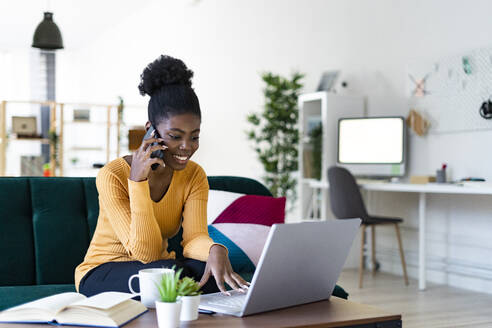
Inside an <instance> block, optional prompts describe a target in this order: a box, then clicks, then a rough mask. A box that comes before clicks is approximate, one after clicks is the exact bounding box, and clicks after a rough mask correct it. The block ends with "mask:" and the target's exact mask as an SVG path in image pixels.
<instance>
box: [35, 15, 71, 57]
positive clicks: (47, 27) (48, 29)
mask: <svg viewBox="0 0 492 328" xmlns="http://www.w3.org/2000/svg"><path fill="white" fill-rule="evenodd" d="M32 47H33V48H39V49H46V50H56V49H63V40H62V36H61V32H60V29H59V28H58V26H56V24H55V22H54V21H53V13H50V12H45V13H44V18H43V21H42V22H41V23H39V25H38V27H36V31H35V32H34V37H33V38H32Z"/></svg>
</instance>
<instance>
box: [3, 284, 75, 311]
mask: <svg viewBox="0 0 492 328" xmlns="http://www.w3.org/2000/svg"><path fill="white" fill-rule="evenodd" d="M66 292H75V286H74V285H73V284H67V285H39V286H37V285H34V286H15V287H10V286H5V287H0V311H2V310H5V309H7V308H10V307H12V306H16V305H19V304H23V303H27V302H30V301H34V300H37V299H39V298H42V297H46V296H51V295H55V294H59V293H66Z"/></svg>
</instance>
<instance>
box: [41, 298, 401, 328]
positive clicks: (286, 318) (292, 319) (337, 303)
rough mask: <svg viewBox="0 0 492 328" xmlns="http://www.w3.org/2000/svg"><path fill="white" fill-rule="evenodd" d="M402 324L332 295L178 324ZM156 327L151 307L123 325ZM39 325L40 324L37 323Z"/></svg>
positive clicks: (385, 327)
mask: <svg viewBox="0 0 492 328" xmlns="http://www.w3.org/2000/svg"><path fill="white" fill-rule="evenodd" d="M401 326H402V323H401V315H400V314H388V313H386V312H384V311H381V310H380V309H378V308H375V307H372V306H368V305H363V304H359V303H354V302H350V301H346V300H344V299H341V298H338V297H332V298H330V300H329V301H321V302H316V303H310V304H305V305H299V306H296V307H291V308H287V309H281V310H276V311H270V312H265V313H260V314H255V315H251V316H247V317H243V318H237V317H232V316H227V315H221V314H213V315H209V314H200V316H199V317H198V320H195V321H189V322H185V321H182V322H181V325H180V327H210V328H212V327H254V328H258V327H261V328H269V327H316V328H321V327H357V328H370V327H381V328H393V327H395V328H396V327H398V328H400V327H401ZM144 327H145V328H152V327H155V328H157V317H156V314H155V311H154V310H150V311H149V312H147V313H146V314H144V315H143V316H141V317H139V318H137V319H135V320H134V321H132V322H130V323H129V324H127V325H126V326H125V327H124V328H144ZM38 328H39V326H38Z"/></svg>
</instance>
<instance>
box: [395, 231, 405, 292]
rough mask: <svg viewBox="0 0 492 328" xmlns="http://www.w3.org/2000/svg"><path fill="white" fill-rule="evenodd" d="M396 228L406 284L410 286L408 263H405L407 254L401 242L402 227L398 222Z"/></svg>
mask: <svg viewBox="0 0 492 328" xmlns="http://www.w3.org/2000/svg"><path fill="white" fill-rule="evenodd" d="M395 230H396V238H397V239H398V247H399V248H400V259H401V266H402V268H403V277H404V278H405V285H407V286H408V276H407V264H406V263H405V255H404V254H403V246H402V243H401V236H400V228H399V227H398V223H395Z"/></svg>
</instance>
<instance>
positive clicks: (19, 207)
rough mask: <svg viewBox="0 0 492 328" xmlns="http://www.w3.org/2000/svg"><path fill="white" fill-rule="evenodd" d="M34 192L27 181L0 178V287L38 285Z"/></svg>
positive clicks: (23, 179)
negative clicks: (35, 252) (32, 206)
mask: <svg viewBox="0 0 492 328" xmlns="http://www.w3.org/2000/svg"><path fill="white" fill-rule="evenodd" d="M33 238H34V237H33V231H32V209H31V192H30V186H29V180H28V179H26V178H2V179H0V254H2V255H1V256H2V260H1V261H0V285H1V286H4V285H8V286H13V285H32V284H35V283H36V275H35V267H34V245H33V244H34V242H33Z"/></svg>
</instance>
